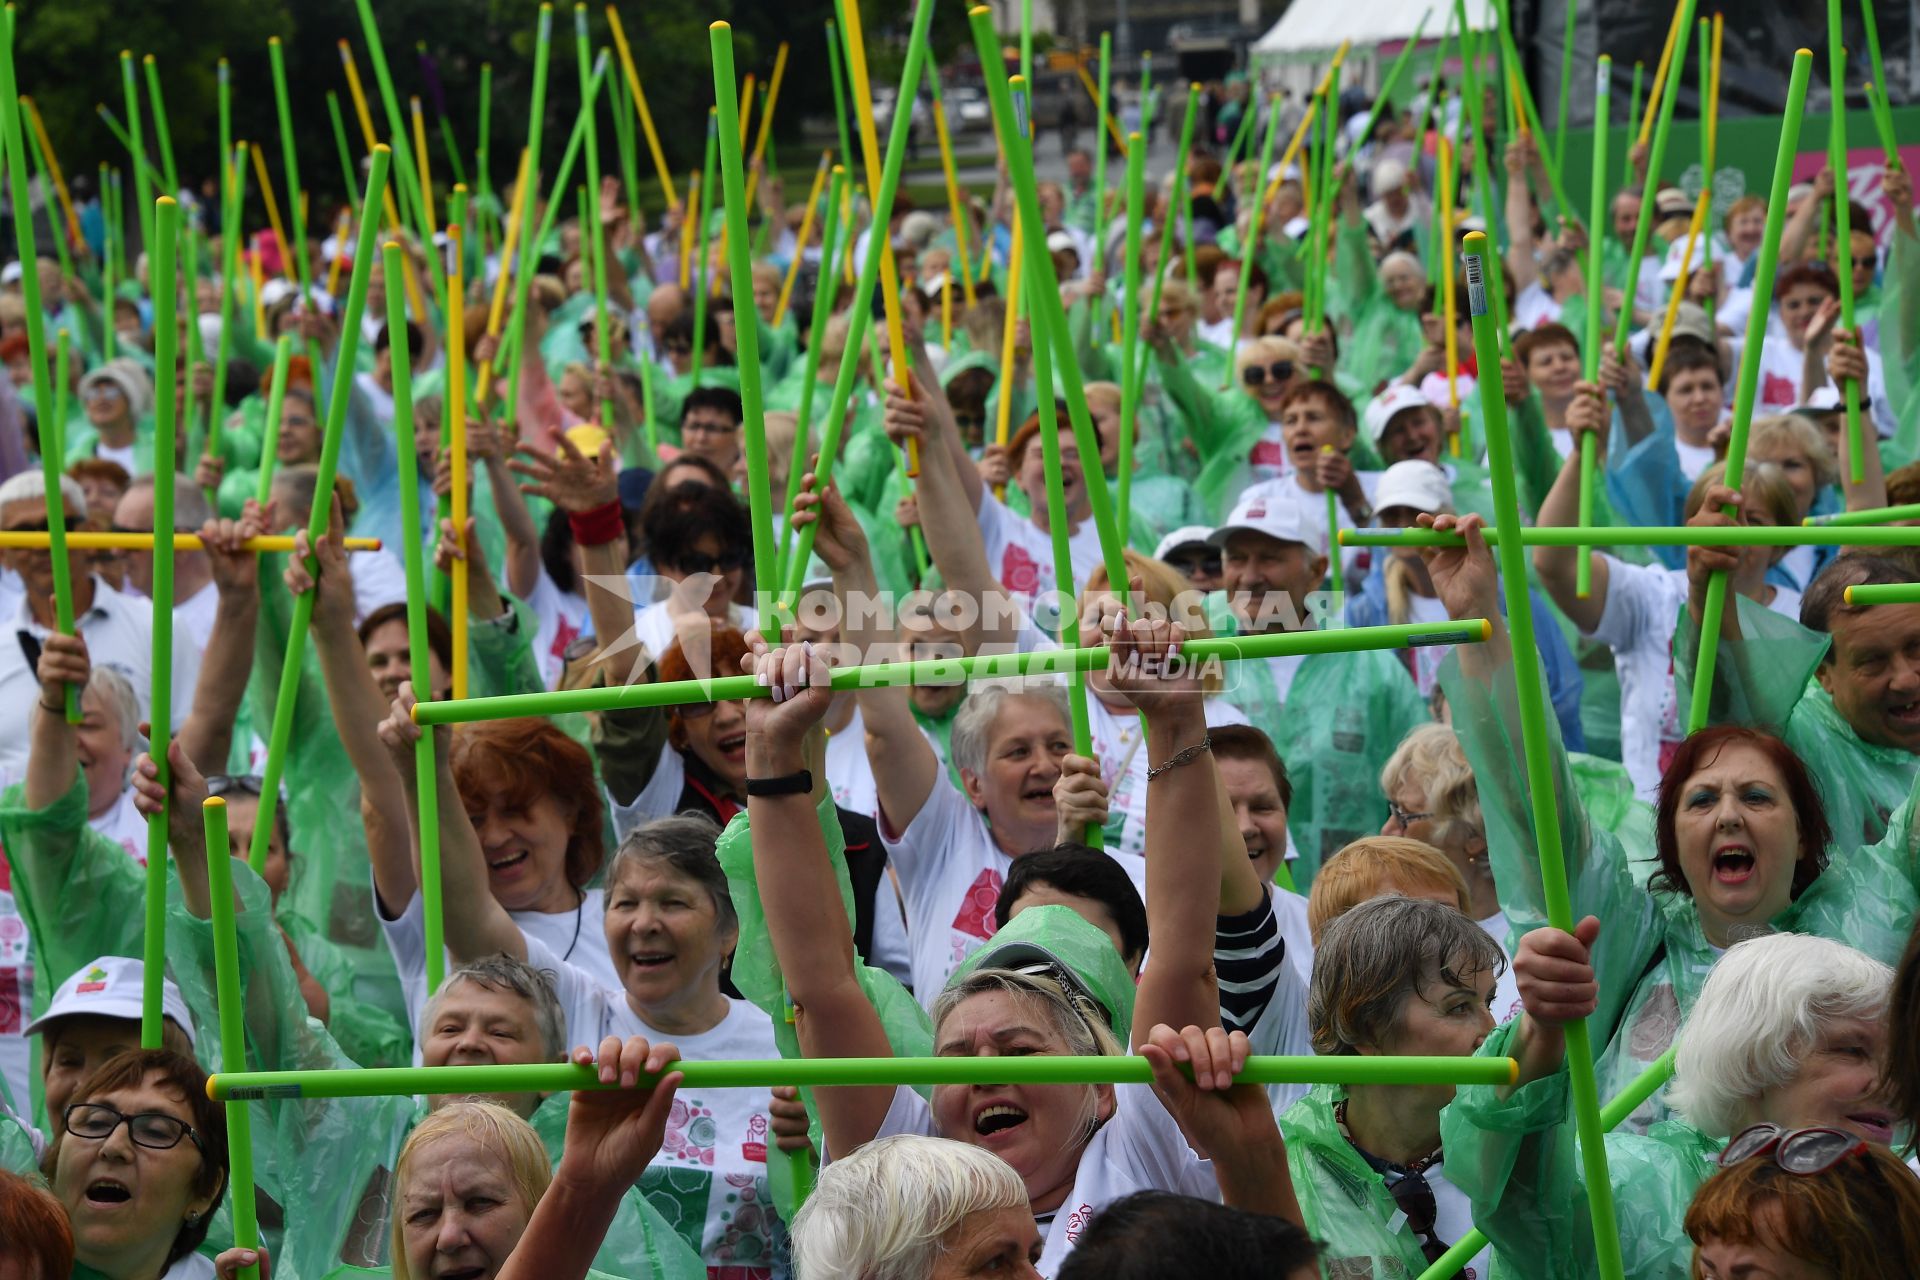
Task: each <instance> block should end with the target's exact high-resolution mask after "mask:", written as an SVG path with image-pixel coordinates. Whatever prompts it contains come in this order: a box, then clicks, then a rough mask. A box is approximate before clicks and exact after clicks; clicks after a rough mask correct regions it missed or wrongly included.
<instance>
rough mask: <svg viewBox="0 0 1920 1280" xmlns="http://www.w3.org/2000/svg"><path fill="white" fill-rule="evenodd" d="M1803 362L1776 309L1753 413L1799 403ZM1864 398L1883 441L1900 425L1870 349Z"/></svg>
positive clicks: (1770, 321) (1737, 352) (1783, 409)
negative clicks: (1869, 400) (1870, 400)
mask: <svg viewBox="0 0 1920 1280" xmlns="http://www.w3.org/2000/svg"><path fill="white" fill-rule="evenodd" d="M1740 345H1741V344H1735V346H1734V359H1736V360H1738V359H1739V358H1740V349H1739V348H1740ZM1805 361H1806V356H1805V353H1804V352H1801V351H1799V350H1797V349H1796V348H1795V347H1794V345H1793V342H1792V340H1791V339H1790V338H1788V337H1787V331H1786V326H1785V325H1783V324H1782V323H1781V322H1780V312H1779V309H1778V308H1776V309H1775V310H1774V313H1773V315H1772V316H1770V317H1769V318H1768V320H1767V336H1766V340H1765V341H1764V342H1762V343H1761V344H1760V398H1759V404H1758V407H1757V409H1756V412H1760V413H1785V412H1786V411H1787V410H1788V409H1791V408H1793V407H1794V406H1795V405H1797V404H1799V403H1801V396H1800V390H1801V388H1800V378H1801V375H1802V373H1803V372H1804V371H1805ZM1821 385H1822V386H1829V387H1830V386H1833V385H1834V383H1833V380H1832V379H1831V378H1829V379H1827V380H1826V381H1825V382H1824V383H1822V384H1821ZM1865 395H1867V396H1870V397H1871V398H1872V400H1873V405H1872V407H1871V408H1870V409H1869V410H1868V411H1867V414H1866V416H1868V417H1871V418H1872V419H1873V426H1874V429H1875V431H1876V432H1877V433H1878V434H1879V435H1880V437H1881V438H1882V439H1885V438H1886V437H1889V436H1891V435H1892V434H1893V433H1894V431H1895V429H1896V428H1897V427H1898V426H1899V419H1898V418H1897V417H1896V416H1895V414H1894V412H1893V405H1892V404H1891V403H1890V402H1889V400H1888V398H1887V386H1886V378H1885V375H1884V374H1883V372H1882V369H1881V364H1880V353H1879V352H1878V351H1875V350H1873V349H1872V348H1871V347H1869V348H1868V349H1867V385H1866V388H1865Z"/></svg>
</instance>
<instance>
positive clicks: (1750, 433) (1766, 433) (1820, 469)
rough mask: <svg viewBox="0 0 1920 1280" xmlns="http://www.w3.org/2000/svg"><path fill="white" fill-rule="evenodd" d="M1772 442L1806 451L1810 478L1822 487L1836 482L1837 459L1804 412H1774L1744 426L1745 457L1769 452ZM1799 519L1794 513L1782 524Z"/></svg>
mask: <svg viewBox="0 0 1920 1280" xmlns="http://www.w3.org/2000/svg"><path fill="white" fill-rule="evenodd" d="M1772 445H1787V446H1788V447H1790V448H1794V449H1798V450H1799V451H1800V452H1801V453H1804V454H1806V455H1807V461H1808V462H1811V463H1812V464H1813V475H1814V479H1815V480H1817V481H1818V482H1819V483H1820V484H1821V485H1822V486H1823V487H1824V486H1826V485H1830V484H1839V483H1840V462H1839V459H1837V458H1835V457H1834V456H1833V448H1832V447H1831V446H1830V445H1828V443H1827V437H1826V434H1825V433H1824V432H1822V431H1821V430H1820V428H1819V426H1817V425H1816V424H1815V423H1814V421H1813V420H1812V419H1811V418H1808V417H1806V416H1805V415H1804V414H1798V413H1776V414H1774V415H1773V416H1771V417H1767V418H1755V419H1754V420H1753V423H1752V424H1751V425H1750V426H1749V427H1748V428H1747V456H1749V457H1757V456H1759V455H1760V454H1761V453H1765V452H1769V451H1770V450H1769V446H1772ZM1799 519H1800V517H1799V514H1798V513H1797V512H1796V513H1795V515H1794V518H1793V519H1792V520H1789V521H1785V522H1784V523H1787V524H1797V523H1798V522H1799Z"/></svg>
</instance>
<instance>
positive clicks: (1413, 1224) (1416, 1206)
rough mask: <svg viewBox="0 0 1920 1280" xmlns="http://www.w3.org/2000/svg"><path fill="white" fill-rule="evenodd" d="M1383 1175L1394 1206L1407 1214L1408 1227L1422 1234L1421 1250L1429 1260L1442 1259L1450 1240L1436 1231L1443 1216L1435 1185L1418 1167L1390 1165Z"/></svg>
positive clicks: (1420, 1235) (1419, 1234)
mask: <svg viewBox="0 0 1920 1280" xmlns="http://www.w3.org/2000/svg"><path fill="white" fill-rule="evenodd" d="M1381 1177H1383V1178H1384V1179H1385V1180H1386V1184H1387V1193H1388V1194H1389V1195H1391V1196H1392V1197H1393V1206H1394V1208H1396V1209H1398V1210H1400V1212H1401V1213H1404V1214H1406V1215H1407V1226H1408V1228H1409V1229H1410V1230H1412V1232H1413V1234H1414V1235H1416V1236H1418V1237H1419V1238H1420V1252H1421V1253H1422V1254H1424V1255H1425V1256H1426V1259H1427V1261H1428V1262H1438V1261H1440V1255H1441V1254H1443V1253H1445V1252H1446V1251H1447V1244H1446V1242H1445V1241H1444V1240H1442V1239H1440V1237H1438V1236H1436V1235H1434V1233H1433V1229H1434V1226H1435V1225H1436V1224H1437V1222H1438V1221H1439V1218H1440V1205H1439V1202H1438V1201H1436V1200H1435V1199H1434V1197H1433V1187H1432V1185H1431V1184H1429V1183H1428V1182H1427V1179H1426V1175H1425V1174H1423V1173H1421V1172H1420V1171H1419V1170H1417V1169H1389V1170H1386V1171H1384V1172H1383V1173H1382V1174H1381Z"/></svg>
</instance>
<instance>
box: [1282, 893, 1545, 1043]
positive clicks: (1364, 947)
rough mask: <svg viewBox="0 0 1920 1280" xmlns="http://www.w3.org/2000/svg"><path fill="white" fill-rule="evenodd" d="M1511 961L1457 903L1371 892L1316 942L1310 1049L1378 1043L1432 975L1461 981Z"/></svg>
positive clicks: (1495, 970)
mask: <svg viewBox="0 0 1920 1280" xmlns="http://www.w3.org/2000/svg"><path fill="white" fill-rule="evenodd" d="M1506 967H1507V958H1506V955H1505V954H1504V953H1503V952H1502V951H1501V950H1500V944H1499V943H1497V942H1495V941H1494V940H1493V938H1492V936H1491V935H1489V934H1488V933H1487V931H1486V930H1485V929H1482V928H1481V927H1480V926H1479V925H1478V924H1475V923H1474V922H1473V921H1472V920H1469V919H1468V918H1467V917H1466V916H1464V915H1461V914H1460V912H1459V911H1458V910H1456V909H1455V908H1453V907H1449V906H1444V905H1442V904H1441V903H1438V902H1429V901H1427V900H1426V899H1424V898H1404V897H1401V896H1400V895H1398V894H1388V895H1386V896H1384V897H1379V898H1372V899H1369V900H1368V901H1366V902H1363V903H1361V904H1360V905H1359V906H1357V907H1355V908H1353V909H1352V910H1351V911H1348V912H1346V913H1345V914H1344V915H1342V916H1340V917H1339V918H1338V919H1335V920H1333V921H1331V922H1329V923H1328V925H1327V927H1326V931H1325V932H1323V933H1322V934H1321V935H1320V941H1319V942H1318V943H1317V944H1316V945H1315V946H1314V950H1313V983H1312V986H1311V988H1310V989H1309V990H1308V992H1307V1027H1308V1029H1309V1031H1310V1032H1311V1033H1312V1036H1313V1051H1314V1052H1315V1053H1319V1054H1326V1055H1331V1054H1336V1053H1358V1052H1359V1051H1360V1046H1362V1045H1372V1046H1378V1045H1381V1044H1383V1043H1385V1042H1386V1040H1387V1039H1388V1038H1389V1037H1390V1036H1391V1035H1392V1033H1393V1030H1394V1028H1395V1027H1396V1026H1397V1025H1398V1024H1399V1021H1400V1009H1401V1006H1403V1005H1404V1004H1405V1003H1406V1001H1407V999H1408V998H1409V997H1416V998H1417V997H1418V996H1419V994H1420V988H1421V987H1422V986H1424V985H1425V984H1426V983H1427V982H1428V981H1430V980H1433V979H1435V978H1438V979H1439V980H1441V981H1443V982H1446V983H1448V984H1449V985H1454V984H1459V985H1464V984H1465V983H1466V982H1467V981H1468V980H1469V979H1471V978H1472V977H1473V976H1475V975H1476V974H1481V973H1485V972H1487V971H1489V970H1491V971H1492V972H1493V973H1494V974H1495V975H1498V974H1500V973H1502V972H1504V971H1505V970H1506Z"/></svg>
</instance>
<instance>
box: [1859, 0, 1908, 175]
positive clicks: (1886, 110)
mask: <svg viewBox="0 0 1920 1280" xmlns="http://www.w3.org/2000/svg"><path fill="white" fill-rule="evenodd" d="M1860 17H1861V20H1862V21H1863V22H1864V23H1865V24H1866V28H1867V53H1868V55H1869V56H1870V57H1871V58H1872V61H1871V63H1869V65H1870V66H1871V67H1872V69H1873V83H1872V84H1869V85H1868V86H1867V106H1868V107H1869V108H1870V109H1871V111H1872V112H1873V124H1874V127H1875V128H1876V129H1878V130H1879V132H1880V148H1881V150H1882V151H1884V152H1885V153H1886V159H1887V163H1888V164H1894V163H1896V162H1897V161H1898V160H1899V158H1900V151H1899V147H1898V146H1897V144H1896V143H1895V142H1894V134H1893V104H1892V103H1890V102H1889V101H1888V100H1887V68H1886V64H1884V63H1882V62H1881V61H1880V23H1879V21H1878V20H1876V19H1875V18H1874V16H1873V0H1860Z"/></svg>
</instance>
